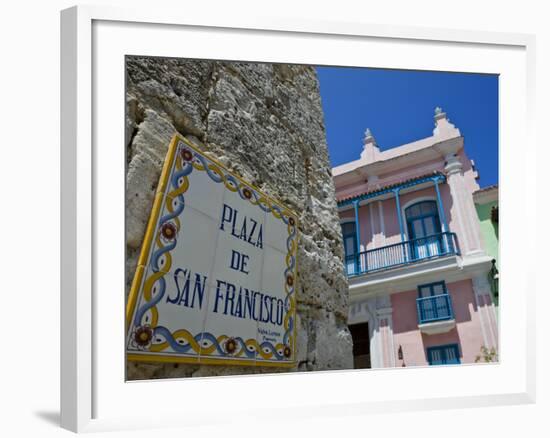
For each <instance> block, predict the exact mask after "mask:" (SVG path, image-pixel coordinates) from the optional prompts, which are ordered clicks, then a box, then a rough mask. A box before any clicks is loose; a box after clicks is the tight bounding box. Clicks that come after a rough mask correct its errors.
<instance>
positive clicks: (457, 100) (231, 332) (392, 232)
mask: <svg viewBox="0 0 550 438" xmlns="http://www.w3.org/2000/svg"><path fill="white" fill-rule="evenodd" d="M125 75H126V77H125V82H126V92H125V97H126V102H125V114H126V117H125V119H126V126H125V141H126V145H125V154H126V155H125V156H126V178H125V181H126V205H125V233H126V235H125V242H126V251H125V253H126V260H125V266H126V278H125V280H126V290H125V291H122V290H121V291H120V293H121V294H123V293H125V298H126V315H125V316H122V315H121V318H125V321H126V343H125V354H126V379H127V380H147V379H167V378H186V377H209V376H231V375H246V374H262V373H263V374H273V373H287V372H310V371H331V370H352V369H381V368H407V367H429V366H441V365H463V364H471V365H476V364H487V363H494V364H495V365H498V362H499V290H498V281H499V233H498V207H499V200H498V187H499V186H498V184H499V138H498V134H499V113H498V109H499V100H498V99H499V76H498V75H496V74H481V73H458V72H445V71H419V70H398V69H381V68H366V67H352V66H329V65H323V66H320V65H301V64H279V63H260V62H247V61H226V60H209V59H184V58H164V57H151V56H139V55H127V56H126V57H125ZM400 372H401V371H400Z"/></svg>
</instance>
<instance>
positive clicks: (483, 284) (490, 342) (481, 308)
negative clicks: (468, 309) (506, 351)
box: [472, 273, 498, 350]
mask: <svg viewBox="0 0 550 438" xmlns="http://www.w3.org/2000/svg"><path fill="white" fill-rule="evenodd" d="M472 286H473V289H474V296H475V300H476V305H477V312H478V315H479V322H480V324H481V334H482V336H483V342H484V344H485V347H487V348H495V349H497V350H498V324H497V320H496V310H495V306H494V305H493V300H492V296H491V285H490V284H489V279H488V273H483V274H479V275H476V276H475V277H474V278H472Z"/></svg>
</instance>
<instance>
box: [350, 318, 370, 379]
mask: <svg viewBox="0 0 550 438" xmlns="http://www.w3.org/2000/svg"><path fill="white" fill-rule="evenodd" d="M349 331H350V332H351V338H352V339H353V367H354V368H370V367H371V365H370V336H369V324H368V322H364V323H361V324H354V325H350V326H349Z"/></svg>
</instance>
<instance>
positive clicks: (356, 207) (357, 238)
mask: <svg viewBox="0 0 550 438" xmlns="http://www.w3.org/2000/svg"><path fill="white" fill-rule="evenodd" d="M353 209H354V210H355V243H356V246H357V254H356V256H355V270H356V271H357V272H358V273H359V272H360V269H359V268H360V263H359V253H360V252H361V234H360V233H361V231H360V230H359V201H358V200H355V201H353Z"/></svg>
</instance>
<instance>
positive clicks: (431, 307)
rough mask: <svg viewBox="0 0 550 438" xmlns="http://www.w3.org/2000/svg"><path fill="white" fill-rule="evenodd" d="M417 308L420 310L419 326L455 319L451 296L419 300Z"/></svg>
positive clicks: (445, 295)
mask: <svg viewBox="0 0 550 438" xmlns="http://www.w3.org/2000/svg"><path fill="white" fill-rule="evenodd" d="M416 308H417V310H418V324H426V323H428V322H435V321H444V320H447V319H453V318H454V315H453V306H452V304H451V297H450V295H449V294H441V295H433V296H430V297H422V298H417V299H416Z"/></svg>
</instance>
